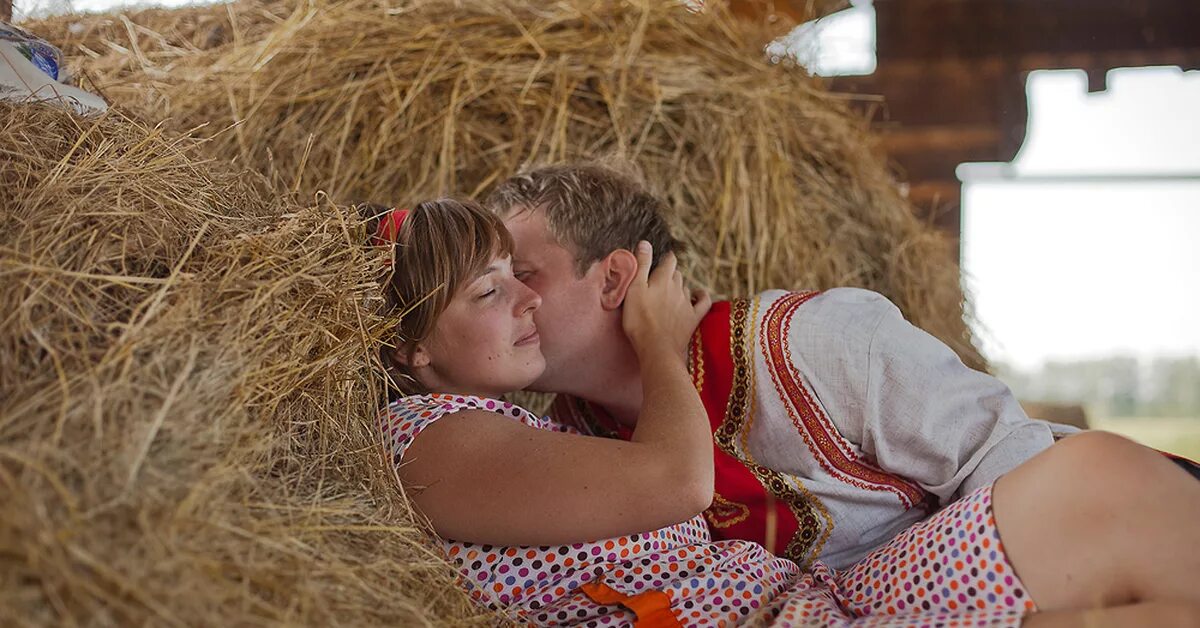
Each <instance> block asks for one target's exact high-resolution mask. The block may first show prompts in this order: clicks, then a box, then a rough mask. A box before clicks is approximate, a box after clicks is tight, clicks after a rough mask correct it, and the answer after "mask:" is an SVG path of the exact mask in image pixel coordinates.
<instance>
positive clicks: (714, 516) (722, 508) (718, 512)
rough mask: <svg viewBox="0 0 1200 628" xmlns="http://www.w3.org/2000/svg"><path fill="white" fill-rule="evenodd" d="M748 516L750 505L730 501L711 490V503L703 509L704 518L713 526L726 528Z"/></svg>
mask: <svg viewBox="0 0 1200 628" xmlns="http://www.w3.org/2000/svg"><path fill="white" fill-rule="evenodd" d="M749 516H750V507H749V506H747V505H745V504H739V503H737V502H731V501H729V500H728V499H725V498H724V497H721V494H720V493H717V492H715V491H714V492H713V503H712V505H711V506H709V507H708V508H706V509H705V510H704V518H705V520H707V521H708V525H710V526H712V527H714V528H722V529H724V528H728V527H731V526H735V525H737V524H739V523H741V522H743V521H745V520H746V518H747V517H749Z"/></svg>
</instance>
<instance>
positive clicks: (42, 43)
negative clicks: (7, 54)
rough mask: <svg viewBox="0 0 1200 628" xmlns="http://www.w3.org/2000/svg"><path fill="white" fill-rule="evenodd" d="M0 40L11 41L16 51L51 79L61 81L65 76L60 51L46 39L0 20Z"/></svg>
mask: <svg viewBox="0 0 1200 628" xmlns="http://www.w3.org/2000/svg"><path fill="white" fill-rule="evenodd" d="M0 41H7V42H10V43H12V44H13V45H14V46H15V47H16V49H17V51H19V52H20V53H21V54H22V55H23V56H24V57H25V58H26V59H29V62H30V63H32V64H33V65H34V66H35V67H37V69H39V70H41V71H42V72H44V73H45V74H46V76H49V77H50V78H51V79H53V80H55V81H60V82H62V81H63V80H64V79H65V78H66V77H65V76H64V75H63V74H64V73H63V71H62V67H63V63H62V52H60V51H59V50H58V48H55V47H54V46H51V45H50V44H48V43H46V40H44V39H41V38H39V37H35V36H34V35H31V34H29V33H27V32H25V31H23V30H21V29H19V28H17V27H16V26H13V25H11V24H7V23H4V22H0Z"/></svg>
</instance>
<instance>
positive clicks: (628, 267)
mask: <svg viewBox="0 0 1200 628" xmlns="http://www.w3.org/2000/svg"><path fill="white" fill-rule="evenodd" d="M486 205H487V206H488V208H489V209H491V210H492V211H494V212H496V213H497V214H499V215H500V217H501V218H503V219H504V223H505V225H506V226H507V227H508V228H509V231H511V232H512V235H513V241H514V243H515V245H516V249H515V252H514V255H513V272H514V273H516V275H517V277H518V278H519V279H521V280H522V281H524V282H525V283H526V284H527V285H528V286H529V287H531V288H533V289H534V290H535V291H537V292H538V293H539V294H540V295H541V296H542V307H541V308H540V309H539V310H538V311H537V312H536V313H535V319H536V320H537V324H538V331H539V333H540V334H541V338H542V351H543V353H544V354H545V356H546V371H545V374H544V375H543V376H542V378H541V379H539V380H538V381H537V382H536V383H535V384H534V386H533V388H535V389H538V390H546V391H568V390H573V389H575V388H577V384H578V383H579V382H578V379H579V376H580V373H581V368H582V367H584V366H586V365H587V364H589V363H590V361H591V359H592V358H595V357H596V356H598V355H602V354H605V353H607V352H608V350H610V349H611V348H612V347H613V346H614V345H622V346H624V345H625V343H626V340H625V338H624V334H623V333H622V332H621V316H620V305H621V303H622V302H623V300H624V298H625V291H626V289H627V288H628V287H629V283H630V281H632V279H633V276H634V274H635V273H636V271H637V259H636V257H635V256H634V254H633V253H632V251H633V249H634V247H635V246H636V245H637V242H638V241H639V240H648V241H649V242H650V243H651V244H652V245H653V246H654V253H655V259H656V260H657V259H658V257H659V256H661V255H664V254H666V253H667V252H670V251H675V250H677V249H678V248H679V243H678V242H676V240H675V239H674V238H673V237H672V236H671V233H670V230H669V228H668V226H667V222H666V218H665V210H666V203H665V202H664V201H663V200H662V199H661V198H659V197H657V196H655V195H654V194H653V193H652V192H650V190H649V189H648V188H647V186H646V185H645V184H644V183H643V182H642V180H641V179H640V177H638V176H637V175H636V174H635V173H634V172H633V171H632V169H629V168H620V167H617V166H610V165H601V164H595V163H584V164H569V165H556V166H548V167H544V168H538V169H535V170H531V171H529V172H526V173H523V174H520V175H517V176H515V177H512V178H510V179H508V180H507V181H504V182H503V183H501V184H500V185H499V186H497V187H496V189H495V190H494V191H493V192H492V193H491V195H489V196H488V198H487V201H486Z"/></svg>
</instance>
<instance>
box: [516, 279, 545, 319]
mask: <svg viewBox="0 0 1200 628" xmlns="http://www.w3.org/2000/svg"><path fill="white" fill-rule="evenodd" d="M517 285H519V286H521V287H522V288H523V289H524V290H525V298H524V299H523V300H522V307H521V313H522V314H524V313H526V312H532V311H534V310H536V309H538V308H539V307H542V295H540V294H538V293H537V292H534V291H533V288H530V287H529V286H526V285H525V284H523V283H518V284H517Z"/></svg>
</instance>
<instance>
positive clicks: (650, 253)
mask: <svg viewBox="0 0 1200 628" xmlns="http://www.w3.org/2000/svg"><path fill="white" fill-rule="evenodd" d="M635 255H637V263H638V277H639V278H640V279H641V281H642V283H647V282H649V281H650V265H651V264H652V263H653V262H654V246H653V245H651V244H650V243H649V242H647V241H646V240H642V241H640V242H638V243H637V251H636V252H635Z"/></svg>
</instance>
